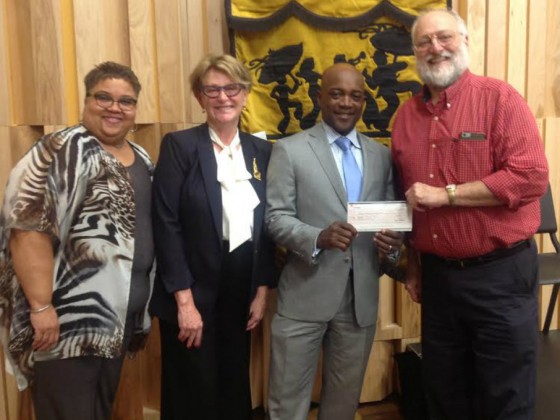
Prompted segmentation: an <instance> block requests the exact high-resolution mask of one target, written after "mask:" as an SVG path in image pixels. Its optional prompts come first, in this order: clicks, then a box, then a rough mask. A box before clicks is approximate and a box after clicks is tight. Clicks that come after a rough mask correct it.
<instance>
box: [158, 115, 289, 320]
mask: <svg viewBox="0 0 560 420" xmlns="http://www.w3.org/2000/svg"><path fill="white" fill-rule="evenodd" d="M239 136H240V140H241V147H242V150H243V155H244V158H245V164H246V165H247V170H248V171H249V173H251V174H253V177H252V178H251V180H250V182H251V185H252V186H253V188H254V189H255V192H256V193H257V196H258V197H259V199H260V204H259V205H258V206H257V207H256V208H255V209H254V220H253V238H252V240H253V244H254V257H253V268H252V270H253V272H252V278H251V299H252V298H253V297H254V295H255V291H256V288H257V287H258V286H261V285H267V286H269V287H275V286H276V283H277V281H278V273H277V270H276V269H275V266H274V244H273V243H272V241H271V240H270V239H269V238H268V237H267V236H266V234H265V232H264V225H263V223H264V209H265V204H266V195H265V192H266V171H267V168H268V161H269V158H270V153H271V150H272V145H271V144H270V143H268V142H267V141H264V140H262V139H259V138H257V137H254V136H252V135H250V134H247V133H242V132H240V133H239ZM152 219H153V229H154V241H155V249H156V261H157V272H156V280H155V284H154V291H153V294H152V299H151V302H150V312H151V314H152V315H154V316H157V317H159V318H162V319H164V320H166V321H169V322H174V323H177V305H176V302H175V297H174V292H176V291H178V290H183V289H188V288H190V289H191V291H192V293H193V297H194V301H195V304H196V306H197V309H198V310H199V312H200V313H201V315H202V316H203V319H204V315H205V314H208V313H210V312H211V311H213V308H214V306H215V302H216V298H217V293H218V285H219V277H220V265H221V255H222V247H223V241H222V193H221V185H220V183H219V182H218V180H217V163H216V157H215V154H214V147H213V145H212V140H211V139H210V134H209V131H208V125H206V124H203V125H200V126H198V127H194V128H191V129H188V130H182V131H177V132H173V133H169V134H167V135H165V137H164V138H163V140H162V143H161V147H160V154H159V160H158V163H157V166H156V169H155V173H154V179H153V215H152ZM247 309H248V308H247Z"/></svg>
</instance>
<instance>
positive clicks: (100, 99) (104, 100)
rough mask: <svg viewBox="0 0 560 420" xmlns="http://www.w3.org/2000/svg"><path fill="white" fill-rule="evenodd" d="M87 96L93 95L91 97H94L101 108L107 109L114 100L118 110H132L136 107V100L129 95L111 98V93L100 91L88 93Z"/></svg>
mask: <svg viewBox="0 0 560 420" xmlns="http://www.w3.org/2000/svg"><path fill="white" fill-rule="evenodd" d="M88 96H93V98H94V99H95V103H96V104H97V105H99V106H100V107H101V108H104V109H109V108H111V107H112V106H113V104H114V103H115V102H116V103H117V105H118V106H119V108H120V110H121V111H125V112H126V111H132V110H133V109H134V108H136V104H137V103H138V100H137V99H135V98H132V97H131V96H123V97H122V98H119V99H113V97H112V96H111V95H108V94H106V93H101V92H97V93H94V94H88Z"/></svg>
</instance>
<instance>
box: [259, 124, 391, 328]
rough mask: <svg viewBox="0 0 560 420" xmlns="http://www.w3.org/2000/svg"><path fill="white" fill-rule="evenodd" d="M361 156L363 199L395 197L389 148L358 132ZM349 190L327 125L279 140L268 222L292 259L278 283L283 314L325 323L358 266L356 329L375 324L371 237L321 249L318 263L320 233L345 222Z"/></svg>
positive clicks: (270, 174)
mask: <svg viewBox="0 0 560 420" xmlns="http://www.w3.org/2000/svg"><path fill="white" fill-rule="evenodd" d="M358 139H359V141H360V144H361V146H362V154H363V163H364V170H363V172H364V173H363V175H364V176H363V183H362V192H361V197H360V201H385V200H394V199H395V192H394V187H393V171H392V163H391V157H390V152H389V149H388V148H386V147H385V146H382V145H380V144H378V143H376V142H375V141H372V140H370V139H368V138H367V137H365V136H363V135H361V134H358ZM346 204H347V199H346V190H345V188H344V183H343V181H342V179H341V177H340V175H339V173H338V170H337V167H336V163H335V160H334V157H333V155H332V151H331V149H330V145H329V144H328V141H327V138H326V134H325V130H324V128H323V126H322V124H317V125H315V126H314V127H312V128H310V129H308V130H305V131H303V132H301V133H299V134H296V135H294V136H291V137H288V138H285V139H283V140H280V141H278V142H277V143H276V144H275V145H274V147H273V149H272V156H271V158H270V163H269V166H268V175H267V205H266V212H265V223H266V227H267V230H268V232H269V234H270V235H271V236H272V238H273V239H274V240H275V241H276V242H277V243H278V244H280V245H283V246H285V247H286V248H287V249H288V251H289V252H288V261H287V264H286V266H285V267H284V269H283V271H282V275H281V277H280V283H279V285H278V313H279V314H281V315H282V316H285V317H288V318H292V319H297V320H302V321H315V322H324V321H329V320H330V319H332V318H333V316H334V315H335V313H336V311H337V310H338V308H339V304H340V303H341V300H342V296H343V294H344V290H345V287H346V282H347V279H348V274H349V271H350V269H351V268H352V269H353V273H354V276H353V279H354V302H355V312H356V318H357V322H358V325H360V326H362V327H363V326H369V325H372V324H374V323H375V321H376V315H377V298H378V294H379V293H378V291H379V287H378V286H379V285H378V278H379V261H378V251H377V247H376V245H375V243H374V242H373V234H372V233H360V234H359V235H358V236H357V237H356V238H355V239H354V241H353V243H352V246H351V247H350V248H349V249H348V250H347V251H346V252H342V251H340V250H338V249H332V250H324V251H323V252H322V253H321V254H320V255H319V256H318V257H317V258H313V250H314V247H315V241H316V239H317V236H318V235H319V232H321V230H323V229H325V228H326V227H328V226H329V225H330V224H331V223H333V222H335V221H337V220H342V221H345V220H346V213H347V211H346Z"/></svg>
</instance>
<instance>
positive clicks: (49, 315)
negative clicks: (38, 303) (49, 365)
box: [29, 305, 60, 351]
mask: <svg viewBox="0 0 560 420" xmlns="http://www.w3.org/2000/svg"><path fill="white" fill-rule="evenodd" d="M29 318H30V319H31V325H32V326H33V331H34V332H35V334H34V336H33V343H32V345H31V347H32V348H33V350H35V351H46V350H50V349H52V348H53V347H54V346H56V344H57V343H58V339H59V337H60V323H59V322H58V315H57V313H56V310H55V309H54V307H53V306H52V305H51V306H49V307H48V308H47V309H45V310H44V311H40V312H33V311H32V312H30V314H29Z"/></svg>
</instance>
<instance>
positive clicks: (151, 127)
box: [0, 0, 560, 420]
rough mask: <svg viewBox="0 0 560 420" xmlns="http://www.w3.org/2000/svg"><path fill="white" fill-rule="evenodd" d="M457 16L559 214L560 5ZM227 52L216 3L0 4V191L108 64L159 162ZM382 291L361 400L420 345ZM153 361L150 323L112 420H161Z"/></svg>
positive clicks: (387, 290) (189, 122)
mask: <svg viewBox="0 0 560 420" xmlns="http://www.w3.org/2000/svg"><path fill="white" fill-rule="evenodd" d="M341 1H342V0H341ZM453 8H454V10H457V11H458V12H459V13H460V14H461V15H462V16H463V17H464V18H465V19H466V21H467V25H468V29H469V51H470V56H471V66H470V68H471V70H472V71H473V72H474V73H478V74H487V75H490V76H493V77H497V78H500V79H504V80H507V81H509V82H510V83H512V84H513V85H514V86H516V87H517V88H518V89H519V90H520V92H521V93H522V94H523V95H525V97H526V98H527V101H528V103H529V106H530V107H531V109H532V110H533V112H534V113H535V114H536V115H537V116H538V117H539V119H540V120H541V121H542V130H543V137H544V142H545V147H546V152H547V156H548V159H549V163H550V168H551V184H552V185H553V192H554V197H555V198H556V202H557V212H558V211H560V203H559V202H560V150H559V147H560V146H558V145H559V144H560V143H559V142H558V139H559V138H560V122H559V121H560V25H558V24H557V23H558V22H559V21H560V2H558V1H554V0H508V1H491V0H456V1H454V2H453ZM228 50H229V39H228V31H227V28H226V24H225V18H224V4H223V0H197V1H192V0H96V1H91V0H0V194H1V193H2V192H3V189H4V185H5V181H6V178H7V175H8V173H9V170H10V168H11V167H12V166H13V165H14V164H15V162H17V160H18V159H19V158H20V157H21V155H22V154H23V153H25V152H26V151H27V150H28V149H29V147H30V146H31V145H32V144H33V142H34V141H35V140H36V139H37V138H38V137H40V136H41V135H42V134H43V133H46V132H52V131H54V130H56V129H59V128H61V127H63V126H66V125H68V124H74V123H75V122H76V121H77V120H78V118H79V114H80V109H81V107H82V104H83V100H84V96H85V91H84V88H83V77H84V76H85V74H86V73H87V72H88V71H89V70H90V69H91V68H92V67H93V65H95V64H98V63H100V62H102V61H106V60H113V61H118V62H121V63H124V64H127V65H131V66H132V67H133V69H134V71H135V72H136V73H137V74H138V76H139V78H140V80H141V83H142V84H143V91H142V94H141V96H140V102H139V111H138V119H137V122H138V123H139V125H138V130H137V131H136V132H135V133H131V139H134V140H135V141H136V142H138V144H140V145H142V146H143V147H145V148H146V150H148V152H149V153H150V155H151V156H152V158H153V159H154V160H156V159H157V155H158V149H159V144H160V141H161V137H162V136H163V135H164V134H165V133H167V132H169V131H174V130H178V129H183V128H187V127H192V126H194V125H197V124H199V123H201V122H203V121H204V120H205V115H204V114H203V113H202V111H201V108H200V105H199V104H198V103H197V101H196V99H195V98H194V97H193V95H192V94H191V92H190V87H189V82H188V78H189V74H190V73H191V71H192V70H193V68H194V66H195V65H196V64H197V63H198V61H199V60H200V58H201V57H202V56H203V55H204V54H206V53H208V52H216V53H220V52H223V51H228ZM544 246H545V247H546V246H547V245H546V244H545V245H544ZM380 293H381V301H382V302H383V304H382V305H381V307H380V312H379V317H378V331H377V335H376V341H375V345H374V348H373V349H372V353H371V355H370V367H369V368H368V372H367V373H366V381H365V384H364V389H363V393H362V401H371V400H375V399H379V398H383V397H384V396H386V395H387V394H388V393H390V392H391V391H392V390H393V389H394V384H393V353H394V352H395V351H403V350H404V349H405V348H406V345H407V344H408V343H411V342H416V341H418V340H419V339H420V306H419V305H417V304H415V303H413V302H412V301H411V300H410V298H409V297H408V294H407V293H406V291H405V290H404V288H403V287H402V285H401V284H395V283H393V282H392V280H390V279H387V278H383V279H381V290H380ZM546 293H548V291H547V290H546V289H545V290H543V295H542V296H543V299H544V297H545V295H546ZM270 301H271V302H270V307H269V310H268V313H267V320H266V321H265V322H264V325H263V327H262V328H261V329H260V330H259V331H258V332H257V333H255V334H254V336H253V354H254V357H253V359H252V372H251V375H252V383H253V390H252V392H253V401H254V404H255V405H265V403H266V395H267V392H268V389H267V385H268V383H267V377H268V362H269V352H270V329H269V327H268V325H269V323H270V318H271V316H272V313H273V312H274V294H271V297H270ZM557 321H558V316H556V317H555V324H554V325H555V327H557V326H558V322H557ZM0 357H1V354H0ZM159 360H160V349H159V340H158V336H157V326H155V327H154V334H152V336H151V337H150V340H149V343H148V347H147V349H146V351H145V352H143V353H141V354H139V355H138V356H137V357H136V358H135V359H134V360H127V362H126V364H125V367H124V371H123V376H122V378H123V379H122V383H121V386H120V389H119V394H118V402H117V405H116V409H115V418H118V419H127V420H129V419H130V420H135V419H142V418H157V414H158V411H157V410H158V407H159V398H160V396H159V383H160V378H159V373H160V372H159ZM0 368H1V366H0ZM318 389H319V388H318V387H317V388H316V389H315V395H317V392H318ZM30 407H31V406H30V399H29V392H26V393H23V394H20V393H18V391H17V390H16V388H15V384H14V381H13V378H12V377H11V376H6V375H4V374H3V373H2V375H0V418H2V419H4V418H6V420H28V419H31V417H32V415H31V408H30Z"/></svg>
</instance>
